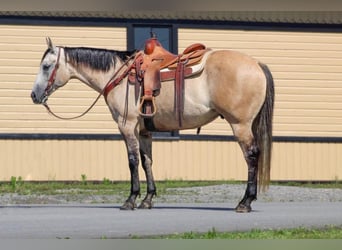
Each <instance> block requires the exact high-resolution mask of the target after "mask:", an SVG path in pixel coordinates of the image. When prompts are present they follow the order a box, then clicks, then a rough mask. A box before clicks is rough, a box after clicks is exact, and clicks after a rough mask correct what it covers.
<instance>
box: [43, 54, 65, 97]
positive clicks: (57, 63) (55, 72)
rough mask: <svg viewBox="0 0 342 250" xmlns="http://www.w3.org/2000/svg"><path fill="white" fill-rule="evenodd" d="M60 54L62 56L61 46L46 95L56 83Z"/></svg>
mask: <svg viewBox="0 0 342 250" xmlns="http://www.w3.org/2000/svg"><path fill="white" fill-rule="evenodd" d="M60 56H61V47H58V54H57V60H56V64H55V67H54V69H53V71H52V73H51V75H50V77H49V80H48V84H47V86H46V89H45V94H46V96H48V93H49V91H50V90H51V88H52V86H53V84H54V83H55V80H56V74H57V70H58V68H59V58H60ZM44 103H45V102H44Z"/></svg>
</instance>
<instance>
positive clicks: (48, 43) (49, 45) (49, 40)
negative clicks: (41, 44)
mask: <svg viewBox="0 0 342 250" xmlns="http://www.w3.org/2000/svg"><path fill="white" fill-rule="evenodd" d="M46 44H47V46H48V48H49V49H50V50H53V44H52V41H51V39H50V37H47V38H46Z"/></svg>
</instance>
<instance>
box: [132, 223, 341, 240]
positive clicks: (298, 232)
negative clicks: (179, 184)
mask: <svg viewBox="0 0 342 250" xmlns="http://www.w3.org/2000/svg"><path fill="white" fill-rule="evenodd" d="M133 238H138V237H133ZM148 238H149V239H150V238H152V239H342V225H341V226H326V227H324V228H319V229H307V228H303V227H300V228H296V229H281V230H259V229H253V230H250V231H247V232H217V231H216V230H215V228H213V229H212V230H209V231H208V232H206V233H194V232H189V233H182V234H172V235H166V236H156V237H148Z"/></svg>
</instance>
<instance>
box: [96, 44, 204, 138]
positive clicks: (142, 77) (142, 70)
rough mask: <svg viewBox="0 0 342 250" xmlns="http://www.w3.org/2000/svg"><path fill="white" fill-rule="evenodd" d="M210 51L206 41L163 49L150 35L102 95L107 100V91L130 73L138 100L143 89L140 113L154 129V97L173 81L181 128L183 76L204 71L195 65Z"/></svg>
mask: <svg viewBox="0 0 342 250" xmlns="http://www.w3.org/2000/svg"><path fill="white" fill-rule="evenodd" d="M208 50H209V49H206V47H205V46H204V45H203V44H201V43H195V44H192V45H190V46H189V47H187V48H186V49H185V50H184V51H183V53H182V54H179V55H175V54H172V53H171V52H169V51H167V50H166V49H164V48H163V47H162V45H161V44H160V42H159V41H158V40H157V38H156V37H152V38H149V39H147V40H146V42H145V48H144V50H143V51H139V52H138V53H137V54H135V57H134V59H133V62H132V63H131V64H130V65H129V66H128V68H127V69H126V70H125V71H124V72H123V73H122V74H121V75H119V76H116V75H115V77H113V80H112V81H110V82H109V83H108V84H107V85H106V87H105V89H104V91H103V95H104V97H105V99H106V101H107V96H108V93H109V92H110V91H111V90H112V89H113V88H115V87H116V86H117V85H119V84H120V82H121V81H122V80H123V79H124V78H125V77H126V76H128V80H129V82H130V83H133V84H135V95H136V99H137V98H139V94H138V93H139V92H140V88H142V94H141V100H140V105H139V113H140V116H141V117H143V118H144V123H145V125H146V128H147V129H148V130H152V131H153V130H155V128H154V124H153V120H152V119H153V116H154V115H155V114H156V111H157V107H156V104H155V97H156V96H158V95H159V93H160V89H161V82H163V81H169V80H174V81H175V85H174V86H175V87H174V93H175V113H176V116H177V119H178V124H179V127H182V117H183V110H184V79H185V78H186V77H189V76H192V75H195V74H197V73H200V72H201V69H202V67H199V68H200V70H195V71H193V68H192V66H194V65H196V64H199V63H200V62H201V60H202V58H203V56H204V54H205V53H206V52H207V51H208Z"/></svg>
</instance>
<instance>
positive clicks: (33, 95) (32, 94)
mask: <svg viewBox="0 0 342 250" xmlns="http://www.w3.org/2000/svg"><path fill="white" fill-rule="evenodd" d="M31 98H32V101H33V102H34V103H38V100H37V96H36V94H35V93H34V92H33V91H32V92H31Z"/></svg>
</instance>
